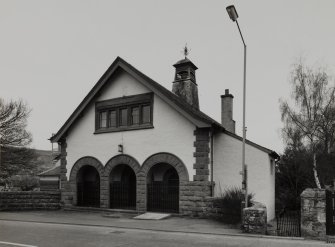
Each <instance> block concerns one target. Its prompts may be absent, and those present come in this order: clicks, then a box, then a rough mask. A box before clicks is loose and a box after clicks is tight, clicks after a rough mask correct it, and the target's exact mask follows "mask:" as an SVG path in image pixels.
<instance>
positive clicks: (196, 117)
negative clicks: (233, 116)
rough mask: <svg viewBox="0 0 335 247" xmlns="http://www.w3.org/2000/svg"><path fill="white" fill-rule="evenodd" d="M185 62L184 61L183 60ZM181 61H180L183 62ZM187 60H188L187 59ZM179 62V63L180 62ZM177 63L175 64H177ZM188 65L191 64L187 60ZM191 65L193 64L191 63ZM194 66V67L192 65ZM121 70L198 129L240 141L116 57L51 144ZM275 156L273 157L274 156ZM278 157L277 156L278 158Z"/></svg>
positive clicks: (251, 143)
mask: <svg viewBox="0 0 335 247" xmlns="http://www.w3.org/2000/svg"><path fill="white" fill-rule="evenodd" d="M183 60H185V59H183ZM183 60H181V61H183ZM187 60H188V59H187ZM181 61H179V62H181ZM179 62H177V64H178V63H179ZM189 62H190V63H192V62H191V61H190V60H189ZM192 64H193V63H192ZM194 66H195V65H194ZM119 68H121V69H123V70H125V71H127V72H129V73H131V74H132V75H133V76H135V77H136V78H137V79H139V80H140V81H141V82H142V83H145V84H146V85H147V86H148V87H150V88H151V89H152V90H153V91H154V92H158V93H160V94H161V95H162V96H163V97H164V98H165V99H164V100H166V101H169V103H171V104H172V106H174V107H175V108H178V110H181V111H183V112H185V113H186V114H188V116H190V117H191V118H193V119H194V120H196V121H198V122H197V123H202V124H203V125H202V126H198V125H197V124H195V125H196V126H198V127H214V128H215V129H217V130H220V131H224V132H225V133H229V135H231V136H233V137H235V138H238V139H240V138H241V137H239V136H238V135H235V134H233V133H230V132H228V131H227V130H225V128H224V127H223V126H222V125H221V124H220V123H218V122H217V121H215V120H214V119H212V118H211V117H209V116H208V115H206V114H205V113H203V112H202V111H200V110H199V109H197V108H195V107H193V106H191V105H190V104H188V103H187V102H186V101H185V100H183V99H182V98H180V97H179V96H177V95H175V94H174V93H172V92H171V91H169V90H168V89H166V88H165V87H163V86H162V85H160V84H159V83H157V82H156V81H154V80H152V79H151V78H149V77H148V76H147V75H145V74H143V73H142V72H141V71H139V70H137V69H136V68H135V67H133V66H132V65H131V64H129V63H127V62H126V61H125V60H123V59H122V58H121V57H117V58H116V59H115V60H114V62H113V63H112V64H111V66H110V67H109V68H108V69H107V71H106V72H105V73H104V74H103V75H102V77H101V78H100V79H99V81H98V82H97V83H96V84H95V85H94V87H93V88H92V89H91V91H90V92H89V93H88V94H87V95H86V97H85V98H84V99H83V101H82V102H81V103H80V104H79V106H78V107H77V108H76V109H75V111H74V112H73V113H72V114H71V116H70V117H69V118H68V120H67V121H66V122H65V123H64V125H63V126H62V127H61V128H60V129H59V131H58V132H57V133H56V134H55V135H53V136H52V137H51V138H50V141H51V142H59V141H60V140H61V138H62V137H63V136H64V135H66V132H67V131H68V130H69V128H70V127H71V126H72V124H73V123H74V122H75V120H76V119H77V118H78V117H79V116H80V114H81V113H82V112H83V111H84V110H85V108H86V106H87V105H88V104H89V103H90V102H91V100H92V99H93V98H94V96H95V95H96V94H97V93H98V92H99V90H100V89H101V88H102V87H103V86H104V84H105V83H106V82H107V81H108V79H109V78H110V76H111V75H112V74H113V73H114V72H115V71H116V70H117V69H119ZM247 143H248V144H249V145H252V146H254V147H256V148H259V149H261V150H262V151H264V152H266V153H268V154H270V155H271V156H274V158H276V157H277V156H278V154H276V153H275V152H274V151H272V150H270V149H267V148H265V147H262V146H260V145H258V144H256V143H253V142H251V141H248V140H247ZM274 154H275V155H274ZM278 157H279V156H278Z"/></svg>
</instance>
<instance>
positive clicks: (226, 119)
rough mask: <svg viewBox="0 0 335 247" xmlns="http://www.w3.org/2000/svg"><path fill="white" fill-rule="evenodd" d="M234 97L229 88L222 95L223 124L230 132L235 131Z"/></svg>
mask: <svg viewBox="0 0 335 247" xmlns="http://www.w3.org/2000/svg"><path fill="white" fill-rule="evenodd" d="M233 98H234V96H233V95H232V94H230V93H229V89H225V94H224V95H221V124H222V125H223V127H224V128H225V129H226V130H228V131H229V132H232V133H235V121H234V120H233Z"/></svg>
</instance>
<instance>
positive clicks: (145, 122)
mask: <svg viewBox="0 0 335 247" xmlns="http://www.w3.org/2000/svg"><path fill="white" fill-rule="evenodd" d="M152 99H153V94H152V93H149V94H139V95H134V96H127V97H121V98H116V99H111V100H106V101H100V102H97V103H96V128H95V129H96V133H104V132H114V131H123V130H132V129H142V128H153V125H152V119H153V118H152V102H153V100H152Z"/></svg>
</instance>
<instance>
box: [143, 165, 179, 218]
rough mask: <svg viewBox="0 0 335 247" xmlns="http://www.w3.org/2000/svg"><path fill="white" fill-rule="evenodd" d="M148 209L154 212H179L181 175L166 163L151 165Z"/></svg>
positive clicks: (148, 182)
mask: <svg viewBox="0 0 335 247" xmlns="http://www.w3.org/2000/svg"><path fill="white" fill-rule="evenodd" d="M147 210H148V211H153V212H170V213H178V212H179V175H178V172H177V171H176V169H175V168H174V167H173V166H171V165H169V164H165V163H159V164H156V165H154V166H152V167H151V169H150V170H149V172H148V175H147Z"/></svg>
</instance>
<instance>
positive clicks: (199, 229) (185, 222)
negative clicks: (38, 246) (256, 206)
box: [0, 210, 241, 234]
mask: <svg viewBox="0 0 335 247" xmlns="http://www.w3.org/2000/svg"><path fill="white" fill-rule="evenodd" d="M135 216H137V215H136V214H130V213H120V212H115V213H114V212H89V211H88V212H81V211H66V210H58V211H16V212H1V211H0V220H10V221H24V222H40V223H56V224H70V225H90V226H104V227H118V228H128V229H143V230H154V231H172V232H188V233H208V234H239V233H241V231H240V229H238V226H233V225H225V224H223V223H221V222H219V221H214V220H208V219H199V218H189V217H179V216H177V217H176V216H172V217H169V218H165V219H162V220H142V219H141V220H139V219H134V217H135Z"/></svg>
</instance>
